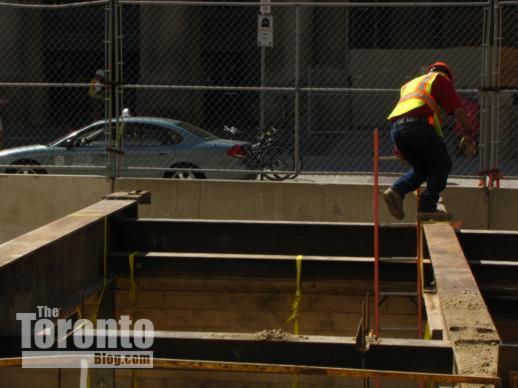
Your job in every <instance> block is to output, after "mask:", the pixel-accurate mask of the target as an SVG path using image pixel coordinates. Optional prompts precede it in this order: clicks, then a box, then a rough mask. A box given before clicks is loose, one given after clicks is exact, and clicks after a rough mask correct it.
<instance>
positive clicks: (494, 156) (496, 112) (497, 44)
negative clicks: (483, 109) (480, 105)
mask: <svg viewBox="0 0 518 388" xmlns="http://www.w3.org/2000/svg"><path fill="white" fill-rule="evenodd" d="M501 10H502V8H501V7H500V5H499V4H498V1H495V2H494V16H493V18H494V20H493V23H494V24H493V26H494V27H493V34H494V41H493V45H494V49H493V57H492V60H493V66H492V70H493V72H492V77H491V78H492V86H493V92H492V105H491V108H492V126H491V162H490V166H491V168H492V169H496V168H498V163H499V161H498V153H499V146H500V144H499V143H500V139H499V132H500V129H499V126H500V96H501V93H500V70H501V69H500V55H501V52H502V30H501V29H502V23H501V20H502V13H501Z"/></svg>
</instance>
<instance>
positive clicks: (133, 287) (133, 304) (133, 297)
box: [128, 252, 138, 388]
mask: <svg viewBox="0 0 518 388" xmlns="http://www.w3.org/2000/svg"><path fill="white" fill-rule="evenodd" d="M135 255H138V252H132V253H130V255H129V256H128V263H129V270H130V289H129V291H130V308H131V321H132V324H134V322H135V313H136V310H137V282H136V281H135ZM131 387H132V388H138V384H137V374H136V373H135V370H132V371H131Z"/></svg>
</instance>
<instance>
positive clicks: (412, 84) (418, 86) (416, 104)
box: [388, 72, 443, 137]
mask: <svg viewBox="0 0 518 388" xmlns="http://www.w3.org/2000/svg"><path fill="white" fill-rule="evenodd" d="M438 74H439V73H436V72H433V73H429V74H425V75H423V76H421V77H417V78H414V79H413V80H411V81H409V82H407V83H406V84H404V85H403V87H402V88H401V97H400V99H399V101H398V103H397V105H396V107H395V108H394V110H393V111H392V112H391V113H390V115H389V116H388V119H389V120H391V119H393V118H395V117H399V116H402V115H404V114H405V113H407V112H410V111H412V110H414V109H417V108H420V107H422V106H424V105H427V106H428V107H429V108H430V109H431V110H432V111H433V117H430V118H429V122H430V124H431V125H433V126H434V127H435V130H436V132H437V134H438V135H439V136H441V137H442V136H443V134H442V128H441V124H442V119H441V107H440V106H439V104H437V102H436V101H435V99H434V98H433V96H432V95H431V91H432V84H433V81H434V80H435V78H436V77H437V75H438Z"/></svg>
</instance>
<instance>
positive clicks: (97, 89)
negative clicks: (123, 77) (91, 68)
mask: <svg viewBox="0 0 518 388" xmlns="http://www.w3.org/2000/svg"><path fill="white" fill-rule="evenodd" d="M105 86H106V80H105V76H104V70H101V69H99V70H97V71H96V72H95V76H94V78H93V79H92V80H91V81H90V87H89V88H88V96H89V97H90V106H91V110H92V120H101V119H103V118H104V92H105Z"/></svg>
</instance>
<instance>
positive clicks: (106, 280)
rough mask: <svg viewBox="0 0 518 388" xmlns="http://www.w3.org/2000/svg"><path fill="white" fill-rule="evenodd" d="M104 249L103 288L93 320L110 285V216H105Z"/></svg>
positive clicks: (94, 320) (95, 320)
mask: <svg viewBox="0 0 518 388" xmlns="http://www.w3.org/2000/svg"><path fill="white" fill-rule="evenodd" d="M103 244H104V249H103V289H102V290H101V294H100V295H99V299H97V304H96V306H95V311H94V313H93V314H92V319H91V320H92V322H97V316H98V315H99V309H100V307H101V303H102V301H103V297H104V294H105V293H106V287H107V286H108V259H107V256H108V217H104V240H103Z"/></svg>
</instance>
